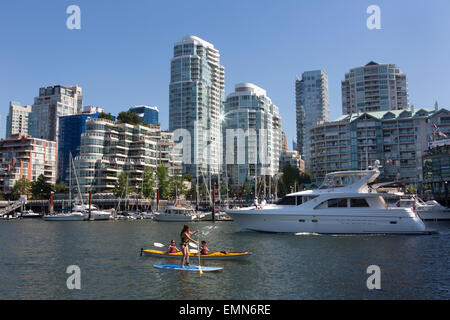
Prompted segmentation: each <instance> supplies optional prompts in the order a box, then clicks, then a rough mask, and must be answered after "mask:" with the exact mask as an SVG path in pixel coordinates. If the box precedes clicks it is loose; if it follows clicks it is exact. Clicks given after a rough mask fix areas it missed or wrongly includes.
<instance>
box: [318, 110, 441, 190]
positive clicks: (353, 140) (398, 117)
mask: <svg viewBox="0 0 450 320" xmlns="http://www.w3.org/2000/svg"><path fill="white" fill-rule="evenodd" d="M434 124H436V125H439V128H440V130H441V131H442V133H444V134H447V133H448V135H449V136H450V112H449V111H448V110H445V109H441V110H436V109H416V110H392V111H377V112H365V113H362V114H360V115H357V114H352V115H344V116H342V117H340V118H338V119H337V120H335V121H332V122H326V123H321V124H318V125H316V126H314V127H312V128H311V129H310V144H311V169H310V173H311V178H312V179H313V181H317V182H320V181H321V180H322V179H323V177H324V176H325V174H326V173H329V172H333V171H341V170H364V169H366V168H367V166H369V165H373V163H374V161H375V160H380V162H381V165H382V169H381V170H382V176H381V178H385V179H387V180H395V179H406V180H407V181H408V182H409V183H413V184H417V183H418V182H420V181H422V180H423V168H422V157H423V154H424V152H425V150H427V149H428V143H429V141H430V139H431V137H432V132H433V130H434V129H433V128H434Z"/></svg>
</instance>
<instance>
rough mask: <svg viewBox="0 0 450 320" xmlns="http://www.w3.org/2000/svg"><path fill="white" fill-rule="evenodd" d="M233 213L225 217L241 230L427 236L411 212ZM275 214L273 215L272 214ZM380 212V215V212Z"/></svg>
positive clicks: (242, 211)
mask: <svg viewBox="0 0 450 320" xmlns="http://www.w3.org/2000/svg"><path fill="white" fill-rule="evenodd" d="M265 211H266V210H230V211H226V213H227V214H228V215H229V216H231V218H232V219H233V220H234V221H235V222H236V223H237V224H238V225H239V226H240V228H241V229H242V230H250V231H261V232H276V233H317V234H427V233H429V231H427V230H426V227H425V225H424V224H423V222H422V220H421V219H420V218H419V217H418V216H416V215H415V214H414V213H413V212H412V211H410V212H404V211H407V209H406V210H401V209H400V210H395V211H397V213H392V214H387V213H386V212H382V211H383V210H365V212H363V211H361V212H349V210H345V209H343V210H336V211H334V212H330V213H327V214H319V213H314V214H312V213H308V212H305V213H284V212H283V213H281V212H273V211H272V210H270V211H269V210H267V212H265ZM271 211H272V212H271ZM377 211H379V212H377Z"/></svg>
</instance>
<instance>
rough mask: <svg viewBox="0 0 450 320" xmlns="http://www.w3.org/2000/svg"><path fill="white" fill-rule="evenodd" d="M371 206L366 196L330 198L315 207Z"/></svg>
mask: <svg viewBox="0 0 450 320" xmlns="http://www.w3.org/2000/svg"><path fill="white" fill-rule="evenodd" d="M361 207H369V204H368V203H367V200H366V199H364V198H351V199H349V198H338V199H328V200H325V201H323V202H322V203H321V204H319V205H318V206H316V207H315V208H314V209H326V208H361Z"/></svg>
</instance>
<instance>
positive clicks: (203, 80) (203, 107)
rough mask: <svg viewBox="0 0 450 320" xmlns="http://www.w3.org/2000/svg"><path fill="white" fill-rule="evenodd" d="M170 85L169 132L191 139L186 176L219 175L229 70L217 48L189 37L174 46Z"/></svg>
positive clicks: (184, 166)
mask: <svg viewBox="0 0 450 320" xmlns="http://www.w3.org/2000/svg"><path fill="white" fill-rule="evenodd" d="M170 65H171V73H170V85H169V92H170V93H169V130H170V131H172V132H173V131H175V130H177V129H185V130H187V131H188V132H189V135H190V138H191V143H190V145H191V150H190V159H189V160H185V161H184V162H183V172H184V173H190V174H191V175H192V176H193V177H196V176H201V175H202V174H204V175H209V174H218V173H219V171H220V168H219V167H220V156H221V141H220V136H221V121H220V114H221V112H222V107H223V101H224V99H225V70H224V67H223V66H222V65H220V54H219V51H218V50H217V49H215V48H214V45H213V44H211V43H209V42H207V41H205V40H203V39H200V38H198V37H195V36H186V37H184V38H183V39H182V40H181V41H180V42H177V43H175V45H174V55H173V58H172V60H171V63H170Z"/></svg>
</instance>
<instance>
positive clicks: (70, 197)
mask: <svg viewBox="0 0 450 320" xmlns="http://www.w3.org/2000/svg"><path fill="white" fill-rule="evenodd" d="M69 167H70V170H69V211H70V213H72V152H70V159H69Z"/></svg>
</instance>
